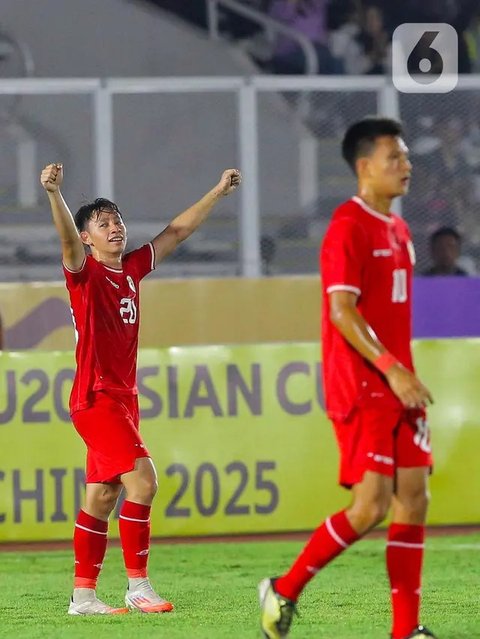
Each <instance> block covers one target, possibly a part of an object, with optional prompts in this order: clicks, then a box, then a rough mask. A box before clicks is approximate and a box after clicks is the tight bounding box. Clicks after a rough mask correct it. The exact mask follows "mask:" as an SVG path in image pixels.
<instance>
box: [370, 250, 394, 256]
mask: <svg viewBox="0 0 480 639" xmlns="http://www.w3.org/2000/svg"><path fill="white" fill-rule="evenodd" d="M391 255H393V251H392V249H390V248H385V249H373V257H390V256H391Z"/></svg>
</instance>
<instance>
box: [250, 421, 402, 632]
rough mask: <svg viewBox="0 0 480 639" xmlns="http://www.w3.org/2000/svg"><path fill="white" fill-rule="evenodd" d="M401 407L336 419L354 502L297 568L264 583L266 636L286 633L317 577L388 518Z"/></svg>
mask: <svg viewBox="0 0 480 639" xmlns="http://www.w3.org/2000/svg"><path fill="white" fill-rule="evenodd" d="M398 419H399V412H398V413H395V412H393V413H392V414H390V413H388V412H387V413H386V412H385V411H384V410H378V409H375V410H372V409H362V410H357V411H356V412H355V413H354V414H353V415H352V417H351V419H350V420H349V421H348V422H340V423H335V424H334V426H335V434H336V437H337V441H338V445H339V450H340V484H341V485H343V486H345V487H351V488H352V497H353V499H352V504H351V506H350V507H349V508H347V509H345V510H342V511H340V512H338V513H336V514H335V515H333V516H331V517H329V518H327V520H326V521H325V522H324V523H323V524H322V525H321V526H320V527H319V528H318V529H317V530H316V531H315V532H314V533H313V535H312V537H311V538H310V540H309V542H308V543H307V545H306V546H305V548H304V550H303V551H302V553H301V554H300V555H299V557H298V558H297V560H296V561H295V562H294V564H293V566H292V567H291V569H290V570H289V571H288V572H287V573H286V574H285V575H283V576H282V577H280V578H279V579H276V580H271V579H265V580H263V581H262V582H261V584H260V586H259V590H260V601H261V608H262V619H261V626H262V630H263V632H264V635H265V636H266V637H269V638H270V639H276V638H277V637H286V636H287V634H288V627H289V626H290V623H291V620H292V614H293V609H294V605H295V602H296V600H297V599H298V597H299V595H300V593H301V592H302V590H303V589H304V588H305V586H306V585H307V583H308V582H309V581H310V579H312V577H313V576H314V575H315V574H316V573H317V572H318V571H319V570H321V569H322V568H323V567H324V566H326V565H327V564H328V563H330V562H331V561H332V560H333V559H335V557H337V556H338V555H339V554H340V553H342V552H343V551H344V550H346V549H347V548H348V547H349V546H350V545H351V544H353V543H354V542H355V541H357V540H358V539H360V537H362V536H363V535H364V534H365V533H366V532H368V531H369V530H370V529H371V528H373V527H375V526H376V525H377V524H378V523H379V522H380V521H382V520H383V518H384V517H385V515H386V513H387V511H388V509H389V506H390V503H391V499H392V494H393V474H394V466H393V452H394V438H393V431H394V427H395V425H396V424H397V423H398Z"/></svg>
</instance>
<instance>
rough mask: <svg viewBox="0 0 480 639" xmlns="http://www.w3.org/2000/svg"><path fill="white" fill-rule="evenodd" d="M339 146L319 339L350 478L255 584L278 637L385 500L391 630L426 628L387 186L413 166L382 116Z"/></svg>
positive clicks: (409, 255)
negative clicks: (343, 172)
mask: <svg viewBox="0 0 480 639" xmlns="http://www.w3.org/2000/svg"><path fill="white" fill-rule="evenodd" d="M342 151H343V157H344V159H345V160H346V162H347V163H348V164H349V166H350V167H351V168H352V169H353V171H354V172H355V174H356V176H357V179H358V193H357V195H356V196H355V197H353V198H352V199H350V200H348V201H347V202H345V203H344V204H341V205H340V206H339V207H338V208H337V210H336V211H335V213H334V215H333V218H332V220H331V222H330V225H329V227H328V229H327V232H326V235H325V238H324V240H323V244H322V248H321V252H320V269H321V276H322V289H323V318H322V347H323V371H324V386H325V395H326V404H327V412H328V416H329V418H330V419H331V421H332V422H333V425H334V429H335V434H336V438H337V442H338V446H339V450H340V484H341V485H342V486H344V487H346V488H349V489H351V492H352V503H351V505H350V506H349V507H348V508H346V509H345V510H342V511H341V512H338V513H336V514H334V515H332V516H331V517H328V518H327V520H326V521H325V522H324V523H323V524H322V525H321V526H320V527H319V528H317V530H316V531H315V532H314V533H313V535H312V537H311V538H310V540H309V542H308V543H307V545H306V546H305V548H304V549H303V551H302V553H301V554H300V555H299V557H298V558H297V559H296V561H295V562H294V564H293V565H292V567H291V568H290V570H289V571H288V572H287V573H286V574H284V575H282V576H281V577H278V578H271V579H264V580H263V581H262V582H261V583H260V584H259V594H260V603H261V609H262V617H261V626H262V630H263V633H264V636H265V637H268V638H269V639H276V638H278V637H286V636H287V635H288V632H289V628H290V624H291V622H292V615H293V612H294V610H295V605H296V602H297V599H298V597H299V595H300V593H301V592H302V590H303V589H304V588H305V586H306V585H307V583H308V582H309V581H310V580H311V579H312V577H313V576H314V575H316V574H317V573H318V572H319V571H321V570H322V568H324V567H325V566H326V565H327V564H328V563H329V562H330V561H332V560H333V559H335V557H337V556H338V555H339V554H340V553H342V552H343V551H344V550H346V549H347V548H348V547H349V546H351V545H352V544H353V543H354V542H356V541H357V540H358V539H360V538H361V537H362V536H363V535H365V533H367V532H368V531H369V530H371V529H372V528H373V527H374V526H376V525H377V524H378V523H380V522H381V521H382V520H383V519H384V518H385V516H386V514H387V511H388V510H389V509H390V507H391V508H392V523H391V524H390V526H389V529H388V541H387V549H386V563H387V571H388V575H389V579H390V585H391V599H392V609H393V625H392V635H391V636H392V639H408V638H413V637H416V638H417V639H424V638H426V637H434V635H433V634H432V633H431V632H430V631H429V630H428V629H427V628H425V627H423V626H420V625H419V608H420V588H421V572H422V560H423V549H424V533H425V519H426V512H427V505H428V485H427V482H428V476H429V473H430V470H431V466H432V456H431V450H430V441H429V430H428V428H427V425H426V413H425V407H426V405H427V404H428V403H429V402H430V401H431V395H430V392H429V391H428V389H427V388H426V387H425V386H424V385H423V384H422V383H421V382H420V380H419V379H418V377H417V376H416V374H415V370H414V366H413V361H412V353H411V348H410V340H411V291H412V273H413V265H414V261H415V253H414V250H413V245H412V242H411V239H410V232H409V229H408V226H407V224H406V223H405V222H404V220H402V219H401V218H400V217H398V216H396V215H394V214H393V213H391V203H392V200H393V198H395V197H397V196H401V195H404V194H405V193H406V192H407V190H408V186H409V181H410V173H411V170H412V166H411V164H410V160H409V157H408V148H407V146H406V144H405V142H404V140H403V133H402V127H401V125H400V123H398V122H396V121H394V120H390V119H386V118H375V117H369V118H366V119H364V120H361V121H360V122H357V123H356V124H353V125H352V126H351V127H350V128H349V129H348V131H347V132H346V134H345V138H344V140H343V145H342ZM339 636H341V632H340V634H339Z"/></svg>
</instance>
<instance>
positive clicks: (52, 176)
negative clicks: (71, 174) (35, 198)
mask: <svg viewBox="0 0 480 639" xmlns="http://www.w3.org/2000/svg"><path fill="white" fill-rule="evenodd" d="M62 181H63V164H57V163H56V164H47V166H46V167H45V168H44V169H43V171H42V174H41V176H40V182H41V183H42V186H43V188H44V189H45V191H48V192H49V193H55V191H58V190H59V188H60V185H61V183H62Z"/></svg>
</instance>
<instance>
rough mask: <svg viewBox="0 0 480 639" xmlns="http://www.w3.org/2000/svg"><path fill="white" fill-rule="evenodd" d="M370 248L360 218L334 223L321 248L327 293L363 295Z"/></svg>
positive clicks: (324, 285)
mask: <svg viewBox="0 0 480 639" xmlns="http://www.w3.org/2000/svg"><path fill="white" fill-rule="evenodd" d="M367 251H368V246H367V237H366V234H365V231H364V230H363V228H362V227H361V226H360V224H359V223H358V222H357V221H355V220H351V219H348V218H347V219H342V220H335V221H333V222H332V223H331V225H330V227H329V228H328V230H327V233H326V235H325V238H324V240H323V244H322V249H321V251H320V274H321V276H322V282H323V288H324V290H326V292H327V294H330V293H333V292H334V291H349V292H351V293H355V294H356V295H358V296H360V295H361V293H362V280H363V271H364V265H365V259H366V257H367V254H368V253H367Z"/></svg>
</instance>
